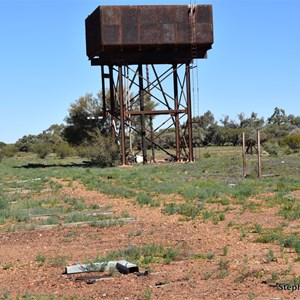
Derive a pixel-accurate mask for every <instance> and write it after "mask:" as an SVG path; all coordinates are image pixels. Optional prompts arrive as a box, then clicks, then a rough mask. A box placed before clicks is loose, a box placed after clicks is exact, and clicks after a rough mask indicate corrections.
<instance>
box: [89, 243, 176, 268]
mask: <svg viewBox="0 0 300 300" xmlns="http://www.w3.org/2000/svg"><path fill="white" fill-rule="evenodd" d="M179 254H180V249H176V248H165V247H164V246H163V245H161V244H150V245H144V246H141V247H138V246H131V247H127V248H125V249H122V250H118V251H112V252H109V253H108V254H107V255H106V256H104V257H100V258H96V259H95V260H94V262H105V261H111V260H118V259H126V260H128V261H130V262H133V263H136V264H137V265H139V266H140V267H145V266H148V265H149V264H152V263H166V264H169V263H171V262H172V261H173V260H175V259H176V258H177V257H178V256H179Z"/></svg>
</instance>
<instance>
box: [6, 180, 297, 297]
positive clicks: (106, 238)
mask: <svg viewBox="0 0 300 300" xmlns="http://www.w3.org/2000/svg"><path fill="white" fill-rule="evenodd" d="M64 193H65V194H67V195H70V196H73V197H83V198H84V199H85V201H86V202H87V203H97V204H98V205H103V206H108V205H109V206H111V207H112V208H111V210H112V211H113V212H114V213H115V214H116V215H120V214H121V213H122V212H128V213H129V215H130V216H132V217H134V218H135V221H134V222H130V223H126V224H125V225H123V226H113V227H108V228H99V227H91V226H89V225H83V226H80V227H71V228H70V227H68V228H66V227H61V226H59V227H56V228H52V229H47V230H42V229H34V230H18V231H9V232H7V231H6V232H0V264H1V266H2V267H1V266H0V292H2V293H0V299H2V298H1V297H4V291H5V290H7V291H8V292H9V294H10V295H11V296H12V297H15V296H16V295H17V294H18V293H19V294H21V295H23V294H25V292H26V290H27V291H28V292H29V293H30V295H48V296H49V295H56V296H57V297H58V298H59V297H60V296H63V297H71V296H77V297H78V298H77V299H82V298H83V299H120V300H121V299H124V300H125V299H127V300H128V299H141V300H142V299H173V300H175V299H180V300H181V299H191V300H193V299H212V300H216V299H222V300H225V299H240V300H245V299H258V300H262V299H266V300H269V299H270V300H271V299H300V291H294V292H290V291H281V290H279V289H278V288H277V287H274V286H270V285H269V284H268V282H270V279H271V278H272V276H273V279H276V275H279V278H278V279H277V280H274V282H281V281H280V278H282V277H281V275H282V274H283V273H284V272H286V273H289V275H288V276H291V277H297V276H298V275H299V274H300V273H299V271H300V263H299V262H294V259H295V257H296V254H295V251H294V250H293V249H289V248H284V249H281V248H280V246H279V245H276V244H261V243H255V242H254V240H255V238H256V237H258V233H254V232H251V231H250V232H249V231H247V233H246V234H244V235H243V232H242V229H241V228H242V227H243V226H244V228H246V227H248V228H249V227H251V226H253V225H254V224H255V223H259V224H261V225H262V227H263V228H272V227H278V226H279V225H280V224H281V223H282V222H283V221H285V220H284V219H283V217H280V216H278V215H277V214H276V213H277V211H278V209H276V208H268V207H264V208H263V209H260V210H259V211H258V212H251V211H249V210H246V211H244V212H243V213H242V209H241V207H239V206H234V205H232V206H231V207H233V208H234V209H233V210H229V211H227V212H226V213H225V216H226V219H225V220H224V221H220V222H218V224H214V223H213V221H212V220H211V219H209V220H206V221H203V220H200V219H197V220H192V221H184V220H182V216H178V215H165V214H163V213H162V211H161V210H162V208H161V207H158V208H153V207H146V206H144V207H140V206H139V205H138V204H134V203H133V202H132V200H130V199H121V198H113V197H108V196H107V195H103V194H100V193H98V192H95V191H88V190H86V189H85V187H84V186H83V185H80V184H74V185H73V187H68V186H67V185H66V184H65V185H64ZM295 195H296V197H298V198H300V193H299V192H298V193H295ZM168 197H169V199H173V198H174V197H175V196H172V195H169V196H168ZM253 201H255V199H253ZM210 206H211V208H212V207H216V206H217V204H211V205H208V206H207V207H206V208H208V209H209V207H210ZM229 222H231V224H232V223H233V224H239V225H240V226H241V227H239V226H232V227H231V226H228V223H229ZM243 224H244V225H243ZM245 226H246V227H245ZM298 226H299V221H293V222H291V223H290V227H289V229H290V230H297V228H298ZM138 231H139V234H135V233H136V232H138ZM151 243H156V244H160V243H161V244H163V245H164V246H165V247H179V248H180V249H181V253H180V256H179V257H178V258H177V259H176V260H175V261H173V262H171V263H170V264H153V265H151V272H150V274H149V275H148V276H140V277H139V276H136V275H134V274H129V275H122V274H120V273H118V272H116V273H115V274H114V277H113V279H111V280H106V281H98V282H96V283H94V284H87V283H86V282H85V281H78V280H76V277H78V276H82V275H86V274H77V275H65V274H62V272H63V271H64V265H62V264H59V263H57V264H58V266H53V263H52V264H50V261H51V260H52V261H53V260H54V259H57V260H58V258H60V257H66V261H65V262H66V265H73V264H76V263H78V262H82V263H83V262H85V261H86V260H87V259H93V258H95V257H97V256H101V255H105V254H106V253H108V252H109V251H112V250H118V249H123V248H126V247H128V246H130V245H135V246H142V245H146V244H151ZM225 246H226V247H227V249H228V254H226V255H224V252H223V251H224V250H223V248H224V247H225ZM269 249H272V250H273V252H274V257H275V258H276V259H274V261H271V262H268V261H267V259H266V256H267V253H268V251H269ZM205 253H206V254H207V253H214V254H215V256H214V258H213V259H211V260H209V259H203V258H198V259H192V258H191V256H192V255H195V254H205ZM38 255H43V256H44V257H45V258H46V261H45V263H44V264H41V263H40V262H39V261H37V259H36V258H37V256H38ZM225 260H228V264H227V265H226V266H225V267H222V266H221V261H223V262H224V261H225ZM287 270H288V271H287ZM141 271H142V270H141ZM89 275H90V274H89ZM159 283H164V284H162V285H158V284H159Z"/></svg>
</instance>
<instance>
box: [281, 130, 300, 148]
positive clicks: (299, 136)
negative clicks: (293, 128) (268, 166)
mask: <svg viewBox="0 0 300 300" xmlns="http://www.w3.org/2000/svg"><path fill="white" fill-rule="evenodd" d="M282 142H283V144H284V145H288V146H289V147H290V148H291V149H293V150H295V149H299V148H300V133H293V134H290V135H287V136H285V137H284V138H283V141H282Z"/></svg>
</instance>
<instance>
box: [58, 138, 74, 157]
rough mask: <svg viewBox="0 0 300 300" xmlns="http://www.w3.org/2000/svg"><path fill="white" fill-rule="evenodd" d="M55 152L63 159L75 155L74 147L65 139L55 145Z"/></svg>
mask: <svg viewBox="0 0 300 300" xmlns="http://www.w3.org/2000/svg"><path fill="white" fill-rule="evenodd" d="M54 152H55V153H56V155H57V156H59V157H60V158H61V159H64V158H66V157H68V156H72V155H74V149H73V148H72V147H71V146H70V145H69V144H68V143H67V142H65V141H61V142H58V143H57V144H56V145H55V148H54Z"/></svg>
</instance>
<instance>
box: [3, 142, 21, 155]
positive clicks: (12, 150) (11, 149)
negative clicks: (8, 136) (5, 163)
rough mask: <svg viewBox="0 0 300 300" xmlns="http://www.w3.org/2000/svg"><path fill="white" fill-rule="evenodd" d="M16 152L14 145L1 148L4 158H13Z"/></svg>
mask: <svg viewBox="0 0 300 300" xmlns="http://www.w3.org/2000/svg"><path fill="white" fill-rule="evenodd" d="M17 152H18V148H17V147H16V146H15V145H14V144H10V145H5V146H4V147H3V148H2V155H3V156H6V157H13V156H14V155H15V154H16V153H17Z"/></svg>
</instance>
